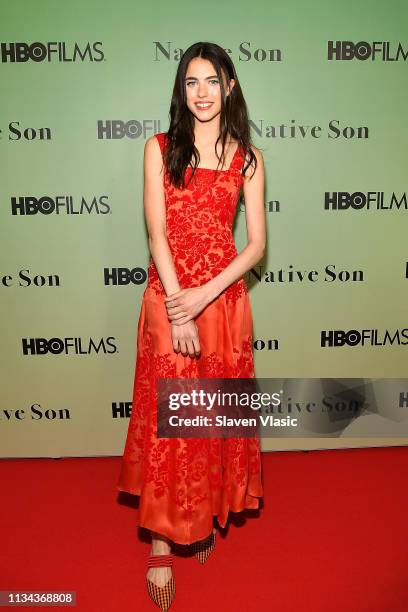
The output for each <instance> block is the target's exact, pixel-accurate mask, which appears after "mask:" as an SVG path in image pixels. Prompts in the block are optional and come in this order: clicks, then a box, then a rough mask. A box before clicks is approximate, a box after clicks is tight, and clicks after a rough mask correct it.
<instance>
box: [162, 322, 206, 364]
mask: <svg viewBox="0 0 408 612" xmlns="http://www.w3.org/2000/svg"><path fill="white" fill-rule="evenodd" d="M170 328H171V339H172V341H173V348H174V350H175V352H176V353H178V352H179V351H181V353H182V355H184V356H186V355H187V354H189V355H190V357H198V356H199V355H200V351H201V348H200V339H199V336H198V327H197V324H196V322H195V321H194V320H193V319H192V320H190V321H187V323H183V324H182V325H174V324H172V323H171V324H170Z"/></svg>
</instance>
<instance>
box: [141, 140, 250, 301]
mask: <svg viewBox="0 0 408 612" xmlns="http://www.w3.org/2000/svg"><path fill="white" fill-rule="evenodd" d="M156 138H157V139H158V141H159V144H160V149H161V151H162V153H163V150H164V147H165V143H166V133H165V132H160V133H158V134H156ZM243 162H244V156H243V154H242V150H241V147H240V146H238V148H237V149H236V150H235V153H234V156H233V159H232V161H231V164H230V166H229V168H227V169H226V170H212V169H209V168H197V169H196V170H195V174H194V176H193V177H192V178H191V180H189V179H190V176H191V174H192V172H193V170H192V168H191V167H188V168H187V169H186V174H185V182H186V187H185V188H184V189H180V188H177V187H175V186H174V185H170V184H169V181H168V177H167V175H166V174H165V175H164V178H163V185H164V191H165V205H166V231H167V238H168V241H169V247H170V250H171V252H172V255H173V258H174V262H175V266H176V271H177V277H178V280H179V283H180V287H181V288H185V287H194V286H199V285H201V284H203V283H205V282H206V281H208V280H209V279H211V278H213V277H214V276H216V275H217V274H219V273H220V272H221V271H222V270H223V269H224V268H225V267H226V266H227V265H228V264H229V263H230V262H231V261H232V260H233V259H234V257H236V255H237V250H236V246H235V242H234V239H233V234H232V225H233V221H234V217H235V213H236V206H237V203H238V200H239V194H240V191H241V187H242V184H243V176H242V172H241V171H242V167H243ZM236 283H238V284H236ZM236 283H235V284H233V285H230V287H229V288H227V290H226V291H228V295H229V296H230V297H231V296H232V294H233V293H234V291H235V293H236V292H237V290H239V292H241V291H242V290H243V286H242V283H244V281H243V280H239V281H236ZM244 284H245V283H244ZM148 287H151V288H154V289H155V291H156V293H160V294H164V289H163V286H162V284H161V281H160V279H159V276H158V274H157V270H156V267H155V265H154V262H153V260H152V259H151V260H150V264H149V271H148ZM245 288H246V287H245Z"/></svg>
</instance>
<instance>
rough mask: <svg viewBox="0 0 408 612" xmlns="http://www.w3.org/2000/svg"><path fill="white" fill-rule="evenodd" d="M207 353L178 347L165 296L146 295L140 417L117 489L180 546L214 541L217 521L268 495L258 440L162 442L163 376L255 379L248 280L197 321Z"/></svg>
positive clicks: (134, 417) (135, 417)
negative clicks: (159, 397) (129, 495)
mask: <svg viewBox="0 0 408 612" xmlns="http://www.w3.org/2000/svg"><path fill="white" fill-rule="evenodd" d="M195 322H196V324H197V327H198V330H199V339H200V348H201V354H200V356H199V357H198V358H196V357H190V356H189V355H186V356H183V355H182V354H181V353H180V352H179V353H176V352H175V351H174V349H173V344H172V340H171V333H170V325H169V320H168V317H167V310H166V306H165V303H164V300H163V297H161V296H160V295H157V294H156V292H155V291H154V290H153V289H151V288H149V286H147V287H146V290H145V292H144V295H143V298H142V304H141V310H140V316H139V322H138V334H137V357H136V369H135V376H134V389H133V404H132V414H131V418H130V422H129V428H128V433H127V438H126V443H125V448H124V453H123V458H122V463H121V470H120V477H119V481H118V484H117V488H118V489H119V490H120V491H126V492H129V493H132V494H135V495H139V496H140V503H139V510H138V514H139V516H138V524H139V525H140V526H141V527H145V528H147V529H150V530H152V531H155V532H158V533H160V534H162V535H165V536H167V537H168V538H169V539H170V540H172V541H173V542H177V543H179V544H191V543H192V542H195V541H197V540H201V539H204V538H205V537H207V536H208V535H209V534H210V533H211V530H212V526H213V517H214V516H215V517H217V521H218V524H219V525H220V526H221V527H225V525H226V523H227V519H228V513H229V511H230V510H231V511H233V512H240V511H242V510H243V509H245V508H250V509H254V508H258V507H259V498H260V497H262V495H263V488H262V480H261V454H260V441H259V439H258V438H158V437H157V435H156V434H157V408H156V405H157V394H156V381H157V379H158V378H175V377H183V378H187V377H194V378H240V377H243V378H251V377H254V375H255V374H254V362H253V352H252V339H253V337H252V315H251V306H250V301H249V295H248V289H247V288H246V284H245V281H244V280H243V279H240V280H239V281H236V282H235V283H233V284H232V285H230V287H229V288H228V289H227V290H226V291H224V292H222V293H221V294H220V295H219V296H218V297H217V298H216V299H215V300H214V301H213V302H211V303H210V304H209V305H208V306H207V307H206V308H205V309H204V310H203V311H202V312H201V313H200V314H199V315H198V316H197V317H196V318H195Z"/></svg>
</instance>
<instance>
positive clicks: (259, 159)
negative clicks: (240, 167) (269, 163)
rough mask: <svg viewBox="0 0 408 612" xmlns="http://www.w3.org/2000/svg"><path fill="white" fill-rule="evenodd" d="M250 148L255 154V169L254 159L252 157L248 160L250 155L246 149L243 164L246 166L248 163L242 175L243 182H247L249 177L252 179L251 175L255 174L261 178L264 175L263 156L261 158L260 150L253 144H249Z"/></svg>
mask: <svg viewBox="0 0 408 612" xmlns="http://www.w3.org/2000/svg"><path fill="white" fill-rule="evenodd" d="M250 149H251V150H252V152H253V154H254V155H255V158H256V162H257V163H256V169H255V160H254V159H252V160H250V156H249V153H248V151H247V152H246V155H245V162H244V165H245V166H246V165H247V164H250V165H249V166H248V168H247V170H246V173H245V175H244V180H245V182H248V180H249V179H252V177H254V176H257V177H260V178H262V177H263V175H264V158H263V154H262V151H261V150H260V149H258V147H255V146H254V145H252V144H251V145H250Z"/></svg>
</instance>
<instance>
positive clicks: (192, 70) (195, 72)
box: [185, 57, 235, 121]
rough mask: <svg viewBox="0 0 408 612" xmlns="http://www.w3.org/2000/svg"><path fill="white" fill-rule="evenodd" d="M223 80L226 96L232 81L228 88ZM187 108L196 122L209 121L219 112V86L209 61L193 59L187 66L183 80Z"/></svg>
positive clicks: (198, 58)
mask: <svg viewBox="0 0 408 612" xmlns="http://www.w3.org/2000/svg"><path fill="white" fill-rule="evenodd" d="M223 79H224V89H225V91H226V94H227V95H228V93H229V92H230V91H231V89H232V87H233V86H234V83H235V81H234V79H231V81H230V88H229V89H227V84H226V80H225V76H224V75H223ZM185 88H186V98H187V106H188V108H189V109H190V111H191V112H192V113H193V115H194V117H196V119H198V121H211V119H214V117H216V116H217V115H218V114H219V113H220V112H221V86H220V82H219V79H218V77H217V73H216V71H215V69H214V66H213V65H212V63H211V62H210V61H209V60H206V59H203V58H201V57H195V58H194V59H192V60H191V61H190V63H189V65H188V68H187V72H186V78H185Z"/></svg>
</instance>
